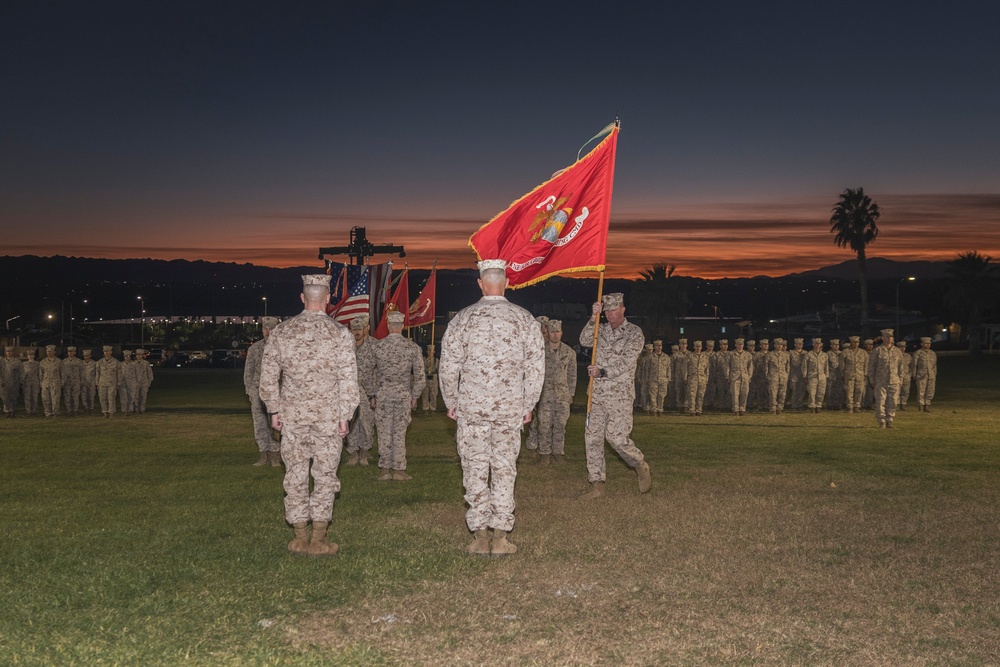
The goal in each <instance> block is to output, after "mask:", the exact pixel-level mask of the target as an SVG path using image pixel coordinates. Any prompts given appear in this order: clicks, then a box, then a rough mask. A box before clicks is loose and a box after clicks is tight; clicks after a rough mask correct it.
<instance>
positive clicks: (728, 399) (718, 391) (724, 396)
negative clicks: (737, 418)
mask: <svg viewBox="0 0 1000 667" xmlns="http://www.w3.org/2000/svg"><path fill="white" fill-rule="evenodd" d="M732 402H733V389H732V387H730V386H729V380H727V379H726V378H725V377H720V378H719V379H718V380H717V381H716V385H715V401H713V403H714V404H715V407H716V409H717V410H723V411H725V410H728V409H729V407H730V405H731V404H732Z"/></svg>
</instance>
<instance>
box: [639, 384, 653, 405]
mask: <svg viewBox="0 0 1000 667" xmlns="http://www.w3.org/2000/svg"><path fill="white" fill-rule="evenodd" d="M638 384H639V393H638V396H639V407H640V408H641V409H643V410H645V411H646V412H652V411H653V385H652V383H650V382H646V381H643V382H640V383H638Z"/></svg>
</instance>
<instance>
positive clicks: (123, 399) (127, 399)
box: [118, 350, 136, 415]
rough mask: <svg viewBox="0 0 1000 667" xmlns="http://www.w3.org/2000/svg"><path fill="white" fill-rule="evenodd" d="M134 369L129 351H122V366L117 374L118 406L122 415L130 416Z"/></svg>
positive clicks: (134, 379)
mask: <svg viewBox="0 0 1000 667" xmlns="http://www.w3.org/2000/svg"><path fill="white" fill-rule="evenodd" d="M135 381H136V376H135V367H134V366H133V365H132V352H131V350H122V365H121V368H120V369H119V373H118V406H119V408H120V409H121V411H122V414H126V415H128V414H132V403H133V400H134V399H133V394H132V390H133V388H134V387H135Z"/></svg>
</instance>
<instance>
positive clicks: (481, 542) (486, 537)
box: [465, 528, 490, 556]
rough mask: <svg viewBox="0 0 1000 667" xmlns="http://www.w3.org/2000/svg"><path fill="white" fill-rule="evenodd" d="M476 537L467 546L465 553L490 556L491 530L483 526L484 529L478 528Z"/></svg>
mask: <svg viewBox="0 0 1000 667" xmlns="http://www.w3.org/2000/svg"><path fill="white" fill-rule="evenodd" d="M473 535H475V536H476V537H475V539H474V540H472V542H470V543H469V545H468V546H467V547H465V553H467V554H471V555H473V556H489V555H490V531H488V530H487V529H485V528H483V529H482V530H477V531H476V532H475V533H473Z"/></svg>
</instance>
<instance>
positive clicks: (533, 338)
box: [438, 296, 641, 532]
mask: <svg viewBox="0 0 1000 667" xmlns="http://www.w3.org/2000/svg"><path fill="white" fill-rule="evenodd" d="M591 337H593V332H591ZM586 344H587V345H593V342H592V341H587V343H586ZM543 345H544V341H543V339H542V332H541V329H540V328H539V326H538V323H537V322H535V320H534V319H533V318H532V317H531V314H530V313H529V312H528V311H526V310H524V309H523V308H521V307H520V306H515V305H514V304H512V303H510V302H509V301H507V299H506V298H504V297H503V296H483V297H482V298H481V299H480V300H479V301H477V302H476V303H474V304H472V305H471V306H468V307H466V308H464V309H463V310H461V311H459V313H458V314H457V315H456V316H455V318H454V319H453V320H452V321H451V322H450V323H449V324H448V330H447V331H446V332H445V335H444V339H443V340H442V341H441V366H440V368H439V371H438V375H439V377H440V379H441V397H442V398H443V399H444V404H445V406H446V407H447V409H448V410H449V411H452V410H454V414H455V419H456V421H457V426H458V430H457V433H456V440H457V442H458V454H459V456H460V457H461V459H462V483H463V484H464V486H465V501H466V502H467V503H468V505H469V510H468V511H467V512H466V514H465V520H466V523H467V524H468V526H469V530H471V531H473V532H475V531H478V530H484V529H486V528H494V529H497V530H503V531H510V529H511V528H513V526H514V507H515V504H514V481H515V479H516V478H517V455H518V450H519V449H520V446H521V425H522V420H523V418H524V416H525V415H527V414H529V413H530V412H531V409H532V408H533V407H534V406H535V404H536V403H537V402H538V398H539V396H540V395H541V392H542V384H543V382H544V380H545V352H544V349H543ZM640 347H641V345H640ZM633 370H634V369H633ZM632 377H633V373H629V376H628V384H629V386H630V387H631V386H632ZM630 406H631V401H630ZM631 414H632V410H631V407H629V415H631Z"/></svg>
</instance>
